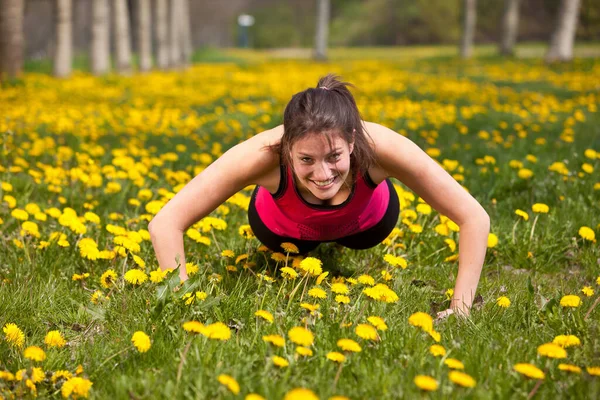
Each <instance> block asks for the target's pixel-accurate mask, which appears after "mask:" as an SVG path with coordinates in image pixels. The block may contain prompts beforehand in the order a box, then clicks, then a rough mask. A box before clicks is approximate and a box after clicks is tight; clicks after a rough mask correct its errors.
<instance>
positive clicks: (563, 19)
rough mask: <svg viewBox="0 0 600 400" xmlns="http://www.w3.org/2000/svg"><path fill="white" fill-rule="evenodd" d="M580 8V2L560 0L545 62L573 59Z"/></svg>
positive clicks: (576, 0)
mask: <svg viewBox="0 0 600 400" xmlns="http://www.w3.org/2000/svg"><path fill="white" fill-rule="evenodd" d="M580 6H581V1H580V0H561V2H560V8H559V10H558V15H557V18H556V25H555V26H554V32H552V37H551V38H550V47H549V49H548V52H547V53H546V57H545V58H546V61H547V62H555V61H569V60H572V59H573V44H574V42H575V31H576V30H577V19H578V17H579V8H580Z"/></svg>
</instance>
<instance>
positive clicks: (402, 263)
mask: <svg viewBox="0 0 600 400" xmlns="http://www.w3.org/2000/svg"><path fill="white" fill-rule="evenodd" d="M383 260H384V261H385V262H386V263H388V264H390V265H391V266H392V267H400V268H402V269H406V267H408V262H407V261H406V259H405V258H403V257H398V256H395V255H393V254H386V255H384V256H383Z"/></svg>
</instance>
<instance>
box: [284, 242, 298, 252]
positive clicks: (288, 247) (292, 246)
mask: <svg viewBox="0 0 600 400" xmlns="http://www.w3.org/2000/svg"><path fill="white" fill-rule="evenodd" d="M281 248H282V249H283V251H285V252H286V253H292V254H298V253H299V252H300V250H298V247H297V246H296V245H295V244H293V243H289V242H283V243H281Z"/></svg>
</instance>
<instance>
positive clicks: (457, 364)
mask: <svg viewBox="0 0 600 400" xmlns="http://www.w3.org/2000/svg"><path fill="white" fill-rule="evenodd" d="M444 364H446V365H447V366H448V368H451V369H465V365H464V364H463V363H462V362H461V361H459V360H457V359H456V358H446V359H445V360H444Z"/></svg>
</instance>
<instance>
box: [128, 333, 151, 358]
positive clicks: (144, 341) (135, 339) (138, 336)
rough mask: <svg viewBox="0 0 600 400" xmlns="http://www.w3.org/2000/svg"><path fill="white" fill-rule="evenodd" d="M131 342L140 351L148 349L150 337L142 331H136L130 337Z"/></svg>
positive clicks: (143, 351)
mask: <svg viewBox="0 0 600 400" xmlns="http://www.w3.org/2000/svg"><path fill="white" fill-rule="evenodd" d="M131 342H132V343H133V345H134V346H135V348H136V349H137V351H139V352H140V353H145V352H147V351H148V350H150V346H151V343H150V337H149V336H148V335H146V334H145V333H144V332H142V331H137V332H135V333H134V334H133V336H132V337H131Z"/></svg>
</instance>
